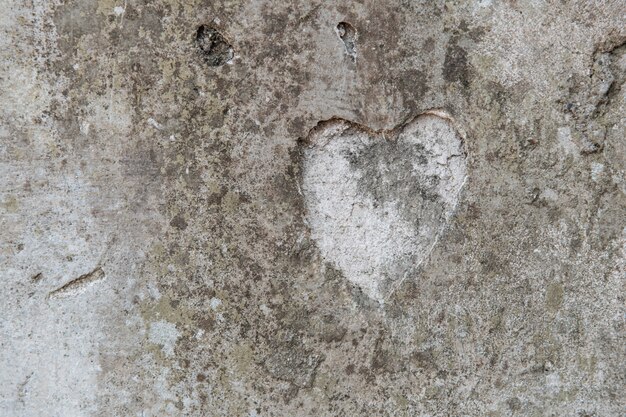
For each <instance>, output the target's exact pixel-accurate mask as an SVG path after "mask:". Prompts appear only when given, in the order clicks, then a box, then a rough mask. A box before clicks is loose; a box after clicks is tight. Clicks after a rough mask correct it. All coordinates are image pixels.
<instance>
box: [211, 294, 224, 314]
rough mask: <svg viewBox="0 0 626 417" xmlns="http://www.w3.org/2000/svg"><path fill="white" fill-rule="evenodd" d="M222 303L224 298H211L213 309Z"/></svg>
mask: <svg viewBox="0 0 626 417" xmlns="http://www.w3.org/2000/svg"><path fill="white" fill-rule="evenodd" d="M220 304H222V300H220V299H219V298H216V297H213V298H211V301H210V305H211V310H213V311H215V310H217V308H218V307H219V306H220Z"/></svg>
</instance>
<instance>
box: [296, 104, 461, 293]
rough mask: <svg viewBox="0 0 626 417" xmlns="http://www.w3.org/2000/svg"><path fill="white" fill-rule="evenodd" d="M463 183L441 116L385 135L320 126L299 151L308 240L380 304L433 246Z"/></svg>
mask: <svg viewBox="0 0 626 417" xmlns="http://www.w3.org/2000/svg"><path fill="white" fill-rule="evenodd" d="M466 177H467V167H466V153H465V150H464V146H463V140H462V138H461V136H460V134H459V133H458V132H457V131H456V130H455V129H454V127H453V125H452V119H451V118H450V117H449V116H448V115H447V114H445V113H444V112H442V111H438V110H433V111H429V112H426V113H423V114H421V115H419V116H417V117H416V118H414V119H413V120H411V121H410V122H408V123H406V124H405V125H403V126H401V127H398V128H396V129H393V130H390V131H385V130H383V131H377V132H376V131H372V130H370V129H367V128H365V127H363V126H361V125H358V124H355V123H351V122H348V121H346V120H341V119H333V120H329V121H326V122H321V123H320V124H318V126H317V127H316V128H314V129H313V130H312V131H311V133H310V134H309V136H308V138H307V141H306V142H305V146H304V150H303V177H302V191H303V194H304V199H305V204H306V210H307V222H308V224H309V227H310V230H311V236H312V238H313V240H314V241H315V242H316V243H317V246H318V247H319V250H320V252H321V254H322V256H323V258H324V259H325V260H326V261H328V262H331V263H332V264H333V265H334V266H335V267H336V268H337V269H339V270H340V271H341V272H342V273H343V275H344V276H345V277H346V278H347V279H348V280H349V281H350V282H352V283H354V284H356V285H358V286H359V287H360V288H361V290H362V291H363V292H364V293H365V294H367V295H368V296H369V297H371V298H372V299H375V300H377V301H379V302H381V303H383V302H384V301H385V299H387V298H388V297H389V295H391V293H392V292H393V290H394V288H396V287H397V285H398V284H399V283H400V282H402V280H404V279H406V278H407V277H410V276H413V275H414V274H415V273H416V271H417V269H418V268H419V266H420V265H421V263H422V262H423V261H424V260H425V259H426V258H427V256H428V255H429V254H430V252H431V251H432V249H433V247H434V246H435V245H436V243H437V240H438V238H439V236H440V234H441V232H442V230H443V229H444V228H445V227H446V225H447V224H448V223H449V222H450V219H451V218H452V215H453V214H454V211H455V208H456V205H457V202H458V200H459V194H460V192H461V190H462V188H463V185H464V183H465V180H466Z"/></svg>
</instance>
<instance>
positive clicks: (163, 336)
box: [149, 320, 180, 356]
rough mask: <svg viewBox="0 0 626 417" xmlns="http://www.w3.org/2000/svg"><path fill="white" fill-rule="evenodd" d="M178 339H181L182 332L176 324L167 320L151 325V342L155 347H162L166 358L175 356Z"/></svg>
mask: <svg viewBox="0 0 626 417" xmlns="http://www.w3.org/2000/svg"><path fill="white" fill-rule="evenodd" d="M178 338H180V332H179V331H178V329H177V328H176V325H175V324H174V323H170V322H169V321H165V320H160V321H157V322H154V323H150V333H149V340H150V342H151V343H154V344H155V345H160V346H161V350H163V353H165V355H166V356H173V355H174V347H175V346H176V342H178Z"/></svg>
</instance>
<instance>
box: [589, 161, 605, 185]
mask: <svg viewBox="0 0 626 417" xmlns="http://www.w3.org/2000/svg"><path fill="white" fill-rule="evenodd" d="M603 172H604V165H603V164H600V163H598V162H592V163H591V179H592V180H594V181H595V182H598V180H599V179H600V177H601V176H602V173H603Z"/></svg>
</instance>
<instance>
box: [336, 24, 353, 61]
mask: <svg viewBox="0 0 626 417" xmlns="http://www.w3.org/2000/svg"><path fill="white" fill-rule="evenodd" d="M335 30H336V31H337V35H338V36H339V39H341V41H342V42H343V45H344V46H345V48H346V54H348V56H349V57H350V58H352V61H356V40H357V32H356V29H355V28H354V26H352V25H351V24H350V23H348V22H339V24H338V25H337V28H336V29H335Z"/></svg>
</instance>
